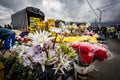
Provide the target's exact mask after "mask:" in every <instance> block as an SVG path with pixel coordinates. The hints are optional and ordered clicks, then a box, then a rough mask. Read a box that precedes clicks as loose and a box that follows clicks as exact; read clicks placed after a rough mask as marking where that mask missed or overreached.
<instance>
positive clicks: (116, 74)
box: [88, 39, 120, 80]
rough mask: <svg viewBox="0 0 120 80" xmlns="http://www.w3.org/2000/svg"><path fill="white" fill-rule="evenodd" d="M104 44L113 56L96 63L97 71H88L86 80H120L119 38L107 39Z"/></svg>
mask: <svg viewBox="0 0 120 80" xmlns="http://www.w3.org/2000/svg"><path fill="white" fill-rule="evenodd" d="M106 44H107V45H108V47H109V50H110V51H111V52H112V53H113V55H114V58H113V59H111V60H106V61H104V62H101V63H98V64H96V68H97V69H98V70H99V71H94V72H92V73H90V75H89V79H88V80H120V40H117V39H116V40H109V41H108V42H107V43H106Z"/></svg>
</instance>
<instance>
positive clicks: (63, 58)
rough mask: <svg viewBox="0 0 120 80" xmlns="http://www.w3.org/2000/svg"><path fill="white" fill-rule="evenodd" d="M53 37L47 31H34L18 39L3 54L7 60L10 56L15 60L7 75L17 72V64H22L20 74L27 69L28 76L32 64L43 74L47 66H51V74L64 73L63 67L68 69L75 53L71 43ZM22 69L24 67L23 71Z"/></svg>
mask: <svg viewBox="0 0 120 80" xmlns="http://www.w3.org/2000/svg"><path fill="white" fill-rule="evenodd" d="M54 39H55V37H51V33H50V32H47V31H39V32H38V31H36V32H34V33H29V35H28V36H25V38H22V39H19V40H18V41H17V42H16V44H15V45H14V46H13V47H12V48H11V49H10V51H8V52H6V54H5V55H4V57H5V58H7V59H8V60H10V57H11V56H12V57H16V58H15V59H16V60H15V62H14V61H13V62H14V63H15V64H13V65H16V66H12V69H10V74H9V71H8V74H9V76H12V77H13V75H12V73H14V71H17V72H18V73H19V71H18V68H19V67H18V64H19V65H20V66H22V68H21V70H20V71H21V74H29V73H27V72H26V70H28V69H29V70H30V74H29V75H30V76H32V75H33V74H34V72H33V71H34V66H39V67H40V68H41V72H42V73H43V74H45V73H44V72H46V67H48V66H52V68H51V69H52V70H54V73H53V74H57V73H58V72H61V73H62V74H65V71H64V69H65V70H69V69H70V63H71V62H72V61H73V60H74V58H75V57H76V56H77V54H76V53H75V51H74V50H73V49H72V47H71V44H69V43H63V42H61V43H56V42H55V41H54ZM10 68H11V66H10ZM26 68H27V69H26ZM14 69H15V70H14ZM16 69H17V70H16ZM24 69H26V70H25V72H24ZM22 71H23V72H22ZM19 75H20V74H19ZM16 76H17V75H16ZM20 76H23V75H20ZM7 78H8V76H7Z"/></svg>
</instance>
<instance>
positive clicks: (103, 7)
mask: <svg viewBox="0 0 120 80" xmlns="http://www.w3.org/2000/svg"><path fill="white" fill-rule="evenodd" d="M118 3H120V1H117V2H114V3H110V4H108V5H105V6H103V7H100V8H105V7H108V6H112V5H115V4H118ZM100 8H99V9H100Z"/></svg>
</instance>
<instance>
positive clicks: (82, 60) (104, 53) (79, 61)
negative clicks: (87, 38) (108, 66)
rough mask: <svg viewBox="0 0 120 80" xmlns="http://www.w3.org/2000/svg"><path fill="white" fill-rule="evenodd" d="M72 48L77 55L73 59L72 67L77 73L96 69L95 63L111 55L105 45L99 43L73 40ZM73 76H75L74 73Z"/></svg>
mask: <svg viewBox="0 0 120 80" xmlns="http://www.w3.org/2000/svg"><path fill="white" fill-rule="evenodd" d="M72 48H73V49H74V50H75V51H76V53H77V54H78V57H77V58H76V59H75V63H74V68H75V71H76V72H78V73H79V74H88V73H89V72H91V71H93V70H96V68H95V63H96V62H99V61H100V62H101V61H104V60H105V59H108V58H109V57H110V55H111V53H110V52H109V51H108V49H107V47H106V46H105V45H103V44H100V43H91V42H73V43H72ZM75 77H77V76H76V73H75Z"/></svg>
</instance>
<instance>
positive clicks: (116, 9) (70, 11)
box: [0, 0, 120, 25]
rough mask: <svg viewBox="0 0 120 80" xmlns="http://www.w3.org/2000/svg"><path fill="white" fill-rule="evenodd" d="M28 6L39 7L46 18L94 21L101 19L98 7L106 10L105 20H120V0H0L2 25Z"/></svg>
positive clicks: (103, 18) (103, 15)
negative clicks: (12, 15)
mask: <svg viewBox="0 0 120 80" xmlns="http://www.w3.org/2000/svg"><path fill="white" fill-rule="evenodd" d="M87 1H88V2H87ZM89 3H90V4H91V6H92V8H93V10H94V11H95V13H96V15H95V13H94V12H93V10H92V9H91V8H90V6H89ZM109 4H111V6H110V5H109ZM106 5H108V6H106ZM28 6H32V7H36V8H39V9H40V10H41V11H43V12H44V14H45V18H46V19H47V18H53V19H61V20H65V21H74V22H94V21H95V19H99V11H98V10H97V8H100V9H101V10H105V12H102V21H103V22H105V21H120V0H0V25H3V24H8V23H10V22H11V14H14V13H15V12H17V11H19V10H21V9H24V8H26V7H28ZM104 6H106V7H104ZM102 7H103V8H102Z"/></svg>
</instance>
